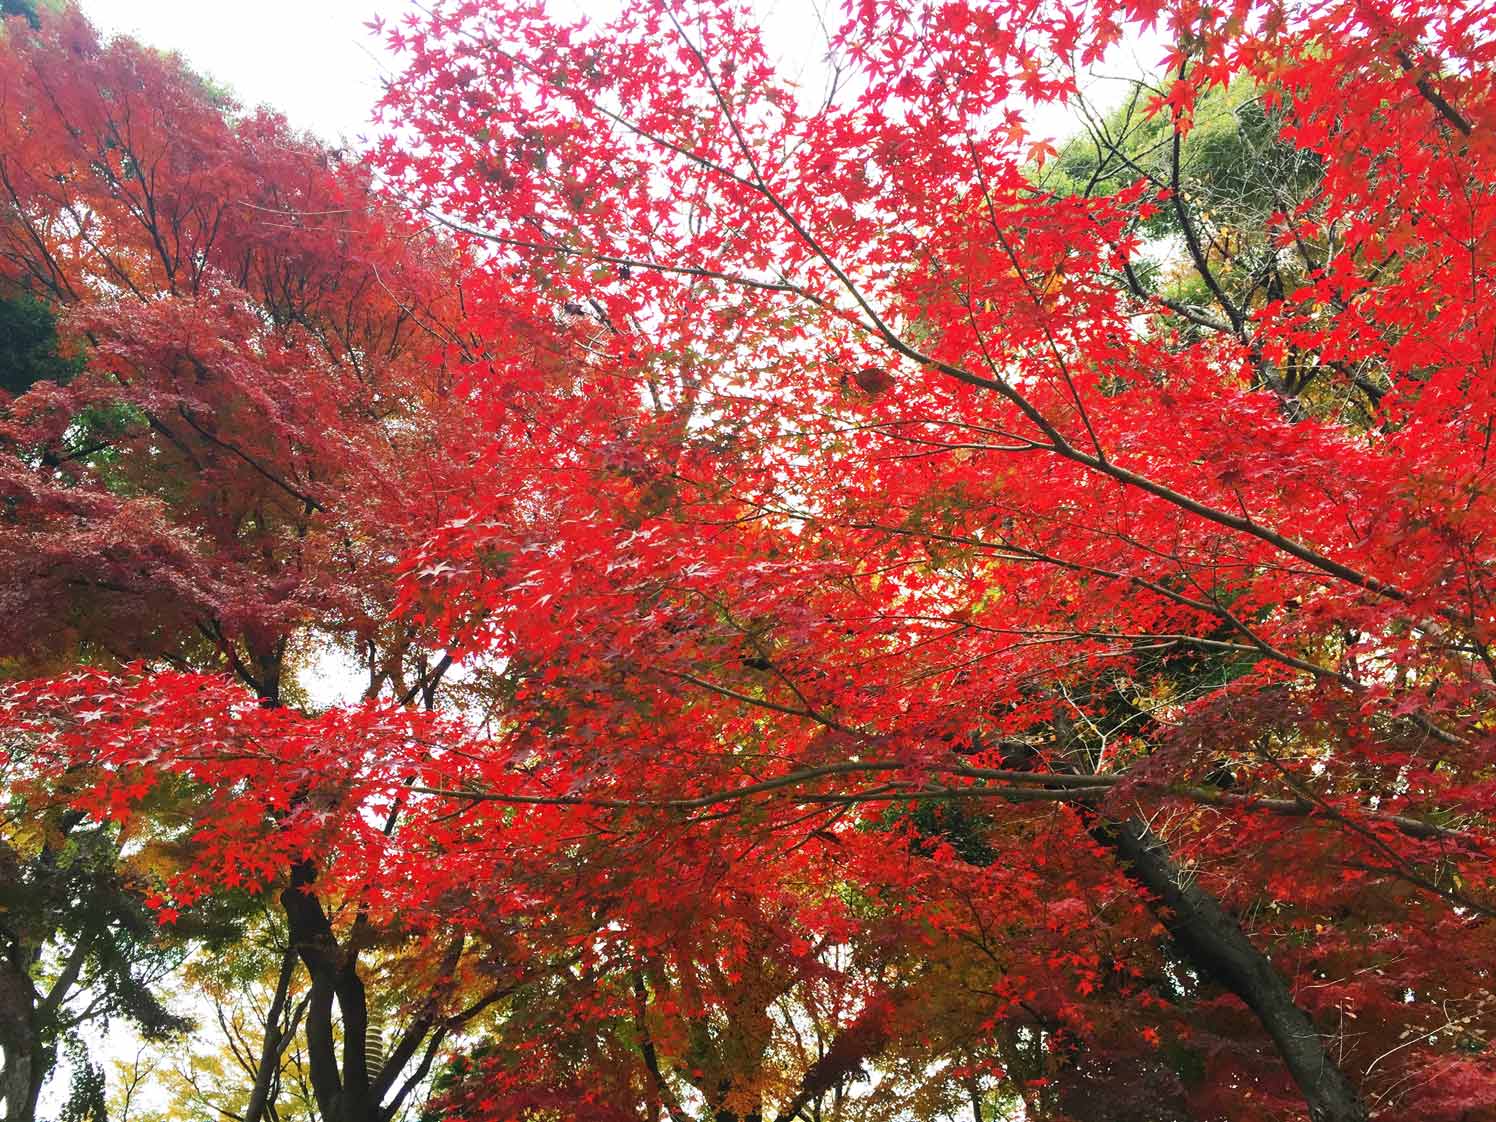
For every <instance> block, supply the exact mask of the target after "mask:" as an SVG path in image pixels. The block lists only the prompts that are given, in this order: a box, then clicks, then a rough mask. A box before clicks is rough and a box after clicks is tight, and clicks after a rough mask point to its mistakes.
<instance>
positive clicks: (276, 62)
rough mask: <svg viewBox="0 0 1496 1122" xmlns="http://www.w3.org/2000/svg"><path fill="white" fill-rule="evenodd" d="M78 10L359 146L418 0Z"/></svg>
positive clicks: (119, 3)
mask: <svg viewBox="0 0 1496 1122" xmlns="http://www.w3.org/2000/svg"><path fill="white" fill-rule="evenodd" d="M625 2H626V0H625ZM618 3H619V0H553V2H552V4H551V5H550V6H551V7H552V8H553V10H555V9H560V10H563V11H565V12H567V13H568V14H573V13H580V12H587V13H591V14H595V15H597V16H599V17H606V15H607V14H608V13H609V12H610V11H615V10H617V6H618ZM81 6H82V8H83V11H84V12H85V13H86V14H87V15H88V17H89V19H91V20H92V21H93V23H94V25H95V26H97V27H98V28H99V29H100V30H101V31H103V32H105V33H106V34H126V35H131V36H134V37H135V38H137V39H139V40H140V41H141V42H143V43H146V44H149V45H150V46H153V47H160V48H164V49H169V50H175V51H178V52H180V53H181V54H182V56H183V57H184V58H186V59H187V61H188V62H189V63H190V64H191V65H192V67H193V68H194V69H196V70H198V71H200V72H201V73H204V74H206V75H207V76H209V77H211V78H213V79H215V80H217V81H219V82H221V83H223V84H225V85H227V86H229V87H230V88H231V89H232V90H233V91H234V93H235V95H236V96H237V97H238V99H239V100H240V101H241V102H243V103H244V104H245V105H247V106H255V105H261V104H264V105H271V106H273V107H275V108H276V109H278V110H280V111H281V112H282V113H284V114H285V115H286V117H287V118H289V120H290V121H291V123H292V124H293V125H295V126H297V127H299V128H304V129H310V130H311V131H313V132H315V133H318V134H319V135H321V136H322V137H323V138H324V139H325V140H329V141H355V140H356V139H357V138H358V137H359V136H360V135H361V134H365V133H367V132H368V131H369V126H370V116H371V111H372V109H373V106H374V102H375V101H376V100H377V99H378V97H379V95H380V80H381V78H383V77H385V76H387V75H389V74H390V72H391V69H392V65H393V62H392V59H391V58H390V56H389V55H387V54H386V53H385V52H384V50H383V47H382V45H381V44H380V43H379V41H378V40H377V39H375V38H374V37H373V36H372V35H371V34H370V33H369V31H368V29H367V27H366V26H365V25H366V24H367V22H368V21H369V20H370V19H371V18H372V17H373V16H375V15H382V16H383V17H384V18H385V20H386V21H387V22H394V21H396V20H398V19H399V17H400V16H401V14H403V13H407V12H409V11H411V10H412V6H411V0H254V2H252V3H244V2H243V0H238V2H231V0H81ZM819 6H821V7H823V8H829V9H830V10H831V11H832V12H833V13H835V12H836V10H837V8H838V5H837V4H835V3H833V2H829V0H820V5H819ZM758 7H759V10H760V12H761V14H762V18H763V21H764V28H765V31H766V33H767V34H768V36H769V46H770V50H771V52H775V51H776V49H777V51H778V52H782V54H783V55H784V56H795V55H797V54H799V55H805V54H809V53H810V52H812V51H814V49H815V45H816V44H818V43H820V42H821V41H822V40H821V36H820V33H819V31H818V28H817V25H816V19H815V14H814V9H815V7H816V4H815V3H813V2H812V0H760V2H759V5H758ZM1136 46H1137V44H1134V47H1136ZM1122 53H1123V54H1124V55H1130V54H1133V52H1132V51H1127V50H1124V52H1122ZM1160 53H1161V52H1159V51H1158V50H1157V48H1156V46H1155V47H1153V49H1147V48H1144V50H1143V52H1142V54H1143V55H1145V56H1147V57H1143V58H1138V57H1136V56H1134V58H1133V59H1131V60H1130V61H1131V63H1132V65H1130V66H1122V67H1119V69H1121V70H1123V71H1129V70H1130V71H1131V72H1134V73H1136V72H1139V71H1146V70H1148V69H1151V66H1150V65H1149V64H1153V63H1156V61H1157V59H1156V58H1155V57H1153V56H1155V55H1156V54H1160ZM786 61H788V62H789V64H790V65H789V70H790V72H791V73H795V72H799V73H800V74H801V75H802V76H803V77H805V78H807V79H808V80H809V84H810V85H818V84H819V81H818V78H817V76H816V75H815V73H814V72H815V71H816V70H818V69H819V66H818V63H819V60H818V59H815V58H805V57H800V58H795V57H790V58H788V59H786ZM1102 100H1110V99H1109V98H1107V97H1106V96H1105V95H1103V98H1102ZM1034 118H1035V119H1033V120H1031V122H1030V123H1031V125H1033V126H1035V127H1036V128H1037V129H1038V130H1039V131H1047V132H1057V133H1068V132H1069V131H1070V128H1069V127H1068V122H1067V121H1066V112H1065V110H1063V109H1061V108H1059V107H1049V108H1048V109H1047V110H1045V111H1042V112H1040V113H1038V114H1035V115H1034Z"/></svg>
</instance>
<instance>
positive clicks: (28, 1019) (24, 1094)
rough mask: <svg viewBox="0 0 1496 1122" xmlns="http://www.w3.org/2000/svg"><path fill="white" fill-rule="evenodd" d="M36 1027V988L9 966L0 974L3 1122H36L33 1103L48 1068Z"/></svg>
mask: <svg viewBox="0 0 1496 1122" xmlns="http://www.w3.org/2000/svg"><path fill="white" fill-rule="evenodd" d="M43 1050H44V1045H43V1044H42V1039H41V1033H40V1031H39V1030H38V1026H37V1023H36V988H35V987H34V986H33V985H32V984H31V978H30V977H29V976H28V975H27V974H26V973H25V972H24V971H18V970H16V969H14V968H13V967H12V966H11V965H10V964H9V963H7V964H6V969H5V970H4V972H3V973H0V1052H3V1053H4V1058H3V1063H0V1106H3V1107H4V1109H5V1119H6V1122H36V1102H37V1099H38V1098H39V1097H40V1095H41V1092H42V1079H43V1077H44V1076H45V1074H46V1072H47V1068H48V1066H49V1065H48V1064H47V1060H46V1057H45V1056H44V1055H43Z"/></svg>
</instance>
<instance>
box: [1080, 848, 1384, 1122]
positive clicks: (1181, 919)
mask: <svg viewBox="0 0 1496 1122" xmlns="http://www.w3.org/2000/svg"><path fill="white" fill-rule="evenodd" d="M1090 832H1091V836H1092V837H1094V838H1096V840H1097V841H1099V842H1101V843H1102V844H1103V845H1105V846H1107V847H1108V848H1109V849H1111V850H1112V851H1113V852H1114V853H1116V854H1117V856H1118V857H1119V858H1121V861H1122V868H1123V870H1124V871H1125V872H1126V873H1127V875H1128V876H1129V877H1130V878H1131V879H1132V880H1133V881H1134V882H1136V883H1137V884H1139V885H1141V886H1142V887H1143V888H1144V889H1146V890H1147V891H1148V894H1149V895H1150V896H1151V897H1152V898H1153V901H1154V903H1155V906H1156V909H1157V914H1158V917H1159V920H1160V922H1161V923H1163V925H1164V927H1165V928H1166V929H1167V930H1168V932H1169V934H1170V935H1171V936H1172V937H1173V939H1174V942H1175V944H1176V945H1177V946H1178V947H1179V949H1180V951H1181V952H1183V954H1184V956H1185V958H1186V959H1187V960H1188V961H1189V963H1190V964H1191V965H1192V966H1194V967H1195V968H1197V969H1198V970H1200V971H1201V972H1202V973H1203V974H1205V975H1206V976H1208V977H1209V978H1210V979H1211V980H1213V981H1215V982H1216V983H1218V984H1219V985H1221V986H1224V987H1225V988H1226V989H1228V990H1230V991H1231V992H1232V993H1234V994H1235V995H1236V996H1237V997H1239V998H1241V999H1242V1001H1243V1002H1245V1003H1246V1005H1247V1007H1248V1008H1250V1009H1251V1010H1252V1012H1253V1013H1255V1014H1256V1015H1257V1019H1258V1020H1259V1021H1261V1022H1262V1026H1263V1028H1265V1029H1267V1032H1268V1035H1269V1036H1271V1037H1272V1039H1273V1043H1274V1044H1275V1045H1276V1046H1277V1049H1278V1054H1279V1055H1280V1056H1282V1057H1283V1062H1284V1063H1285V1064H1287V1066H1288V1070H1289V1073H1290V1074H1291V1075H1292V1076H1293V1080H1294V1082H1295V1083H1296V1084H1297V1085H1298V1087H1299V1090H1300V1091H1301V1092H1302V1093H1303V1096H1304V1101H1305V1102H1306V1103H1307V1104H1308V1106H1309V1117H1310V1118H1312V1119H1313V1120H1314V1122H1366V1119H1367V1117H1368V1114H1367V1109H1366V1104H1365V1103H1364V1102H1362V1100H1361V1096H1360V1094H1359V1093H1358V1092H1357V1091H1356V1088H1355V1087H1353V1086H1352V1085H1351V1082H1350V1080H1349V1079H1347V1078H1346V1076H1345V1073H1344V1072H1342V1071H1341V1070H1340V1068H1339V1066H1337V1065H1336V1063H1335V1061H1334V1059H1333V1058H1332V1057H1331V1056H1330V1054H1329V1052H1328V1051H1327V1050H1326V1048H1325V1042H1324V1038H1323V1037H1321V1036H1320V1034H1319V1030H1318V1029H1317V1028H1315V1025H1314V1022H1313V1021H1312V1020H1311V1019H1310V1017H1309V1015H1308V1014H1307V1013H1305V1012H1304V1010H1302V1009H1300V1008H1299V1006H1298V1004H1297V1003H1296V1002H1295V1001H1294V999H1293V993H1292V992H1291V991H1290V990H1289V988H1288V984H1287V983H1286V982H1285V981H1284V980H1283V977H1282V975H1280V974H1279V973H1278V971H1277V970H1276V969H1274V967H1273V964H1272V963H1271V962H1269V961H1268V959H1267V956H1266V955H1264V954H1263V953H1262V952H1261V951H1259V950H1258V949H1257V948H1256V947H1255V946H1253V944H1252V941H1251V940H1250V939H1248V938H1247V936H1246V933H1245V932H1243V931H1242V929H1241V925H1240V924H1239V923H1237V922H1236V920H1235V918H1233V917H1232V916H1231V915H1230V914H1229V913H1228V912H1227V911H1226V909H1225V908H1224V907H1222V906H1221V903H1220V901H1218V900H1217V899H1216V898H1215V897H1214V896H1212V895H1211V894H1210V893H1208V892H1206V891H1205V890H1204V889H1203V888H1201V887H1200V886H1199V884H1198V883H1196V881H1195V880H1194V879H1193V878H1192V877H1189V876H1187V875H1184V874H1182V873H1181V871H1180V869H1179V867H1178V866H1177V865H1176V864H1175V863H1174V861H1173V860H1172V858H1171V857H1170V856H1169V850H1168V847H1167V846H1166V845H1165V844H1164V842H1163V840H1162V839H1161V838H1159V837H1158V836H1157V835H1156V834H1154V833H1153V831H1152V830H1150V829H1149V828H1148V826H1147V824H1146V823H1144V822H1143V821H1141V820H1140V819H1137V818H1130V819H1127V820H1126V821H1124V822H1114V821H1108V820H1106V819H1094V820H1093V822H1092V824H1091V826H1090Z"/></svg>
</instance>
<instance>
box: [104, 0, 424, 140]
mask: <svg viewBox="0 0 1496 1122" xmlns="http://www.w3.org/2000/svg"><path fill="white" fill-rule="evenodd" d="M81 6H82V8H83V11H84V13H85V14H86V15H87V16H88V18H89V19H90V20H92V21H93V23H94V25H95V26H96V27H98V28H99V29H100V30H101V31H103V32H105V33H106V34H125V35H131V36H133V37H135V38H136V39H139V40H140V41H141V42H143V43H146V44H148V45H150V46H153V47H161V48H164V49H169V50H175V51H178V52H180V53H181V55H182V56H183V57H184V58H185V59H186V60H187V61H188V63H189V64H191V65H192V67H193V68H194V69H195V70H198V71H200V72H201V73H204V74H206V75H208V76H209V77H211V78H214V79H215V80H217V81H219V82H221V83H223V84H224V85H227V86H229V87H231V88H232V89H233V91H234V93H235V95H236V96H237V97H238V99H239V100H240V101H241V102H243V103H245V104H246V105H250V106H253V105H261V104H265V105H271V106H274V107H275V108H276V109H279V110H280V111H281V112H282V113H284V114H285V115H286V116H287V118H289V119H290V121H291V123H292V124H293V125H296V126H297V127H299V128H305V129H310V130H312V131H313V132H316V133H318V134H320V135H321V136H322V137H323V138H324V139H327V140H350V141H351V140H353V139H355V138H356V137H357V136H358V135H359V134H361V133H363V132H366V131H367V129H368V124H369V118H370V113H371V110H372V108H373V105H374V102H375V101H376V100H377V99H378V97H379V94H380V85H379V83H380V78H381V77H382V76H384V75H385V74H386V73H388V71H389V68H390V61H389V57H388V56H387V55H385V54H384V52H383V51H382V49H381V47H380V45H379V43H378V41H377V40H376V39H374V37H373V36H372V35H370V33H369V31H368V29H367V28H366V27H365V26H364V24H366V23H367V22H368V20H369V19H370V18H371V17H372V16H374V15H375V14H381V15H383V16H385V18H386V19H387V20H388V19H391V18H393V17H396V16H398V15H399V14H400V13H401V12H404V11H407V10H409V9H408V6H407V3H406V0H253V2H252V3H244V2H242V0H240V2H230V0H82V3H81Z"/></svg>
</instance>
